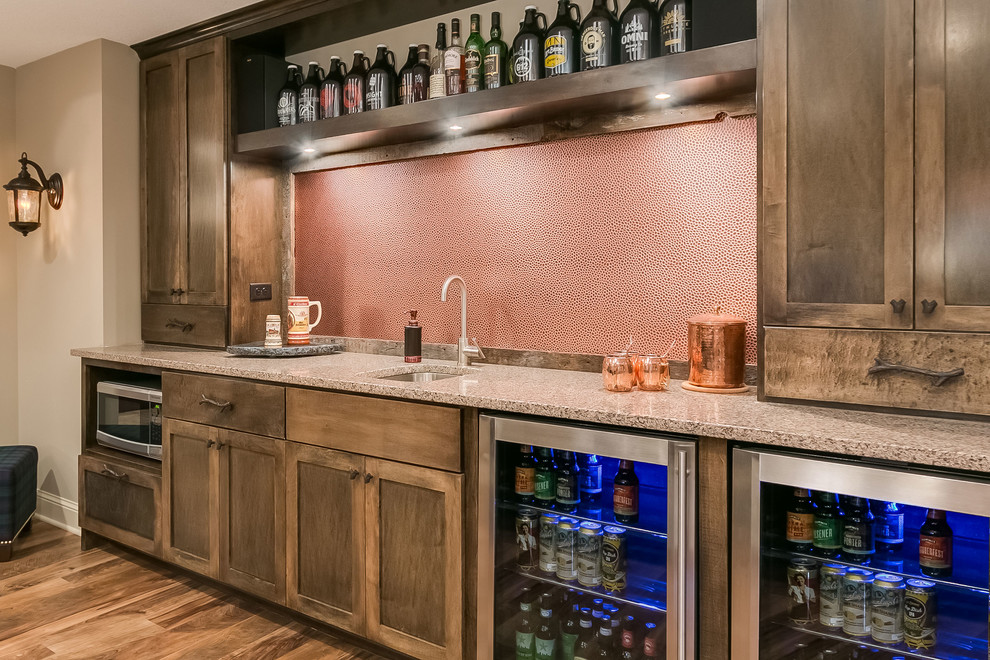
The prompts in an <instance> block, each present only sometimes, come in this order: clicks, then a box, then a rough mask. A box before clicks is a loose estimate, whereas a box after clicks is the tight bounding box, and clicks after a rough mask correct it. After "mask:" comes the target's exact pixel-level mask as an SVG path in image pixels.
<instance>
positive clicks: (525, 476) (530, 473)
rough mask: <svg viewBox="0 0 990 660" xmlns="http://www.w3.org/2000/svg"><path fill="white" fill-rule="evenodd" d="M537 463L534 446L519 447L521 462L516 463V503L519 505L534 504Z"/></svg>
mask: <svg viewBox="0 0 990 660" xmlns="http://www.w3.org/2000/svg"><path fill="white" fill-rule="evenodd" d="M536 463H537V461H536V458H534V457H533V447H532V445H522V446H521V447H519V460H518V461H516V501H517V502H519V504H528V505H532V504H534V497H535V495H536Z"/></svg>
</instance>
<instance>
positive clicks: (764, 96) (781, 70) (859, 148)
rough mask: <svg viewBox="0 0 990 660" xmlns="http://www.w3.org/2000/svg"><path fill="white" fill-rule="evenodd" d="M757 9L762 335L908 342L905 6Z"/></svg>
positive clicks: (896, 2) (798, 4)
mask: <svg viewBox="0 0 990 660" xmlns="http://www.w3.org/2000/svg"><path fill="white" fill-rule="evenodd" d="M762 6H763V17H762V30H761V35H760V44H761V49H762V50H761V71H762V77H761V87H760V94H759V103H760V118H761V119H760V121H761V125H760V150H761V156H760V158H761V166H762V177H761V181H762V184H761V186H762V188H761V198H762V204H761V213H762V237H761V253H760V260H761V263H760V267H761V271H762V280H761V282H762V287H763V316H764V323H765V324H766V325H798V326H802V325H806V326H829V327H862V328H909V327H911V325H912V314H911V310H912V306H913V298H912V291H913V281H912V278H913V221H914V216H913V200H912V189H913V165H914V163H913V153H912V144H913V140H912V138H913V131H914V116H913V105H912V91H913V81H914V71H913V56H914V48H913V46H914V43H913V30H914V3H913V2H912V0H877V1H875V2H862V0H831V1H830V2H806V1H805V0H765V2H764V3H763V5H762ZM900 301H904V304H903V305H902V304H901V302H900Z"/></svg>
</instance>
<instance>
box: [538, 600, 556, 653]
mask: <svg viewBox="0 0 990 660" xmlns="http://www.w3.org/2000/svg"><path fill="white" fill-rule="evenodd" d="M552 608H553V602H552V597H551V595H550V594H549V593H547V592H544V593H543V596H542V597H541V598H540V625H539V628H537V630H536V658H537V660H557V626H555V625H554V619H553V609H552Z"/></svg>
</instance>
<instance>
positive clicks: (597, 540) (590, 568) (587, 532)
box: [577, 522, 602, 587]
mask: <svg viewBox="0 0 990 660" xmlns="http://www.w3.org/2000/svg"><path fill="white" fill-rule="evenodd" d="M577 562H578V582H580V583H581V584H582V585H584V586H585V587H597V586H598V585H600V584H601V583H602V526H601V525H599V524H598V523H594V522H583V523H581V529H580V531H579V532H578V548H577Z"/></svg>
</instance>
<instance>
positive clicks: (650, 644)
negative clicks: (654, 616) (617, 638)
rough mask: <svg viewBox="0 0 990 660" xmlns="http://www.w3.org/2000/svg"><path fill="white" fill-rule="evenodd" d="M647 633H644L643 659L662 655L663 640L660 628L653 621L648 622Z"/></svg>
mask: <svg viewBox="0 0 990 660" xmlns="http://www.w3.org/2000/svg"><path fill="white" fill-rule="evenodd" d="M645 628H646V634H645V635H643V660H651V659H652V658H659V657H660V650H661V649H662V648H663V640H662V639H660V629H659V628H657V624H655V623H653V622H652V621H647V622H646V626H645Z"/></svg>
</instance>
